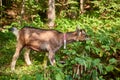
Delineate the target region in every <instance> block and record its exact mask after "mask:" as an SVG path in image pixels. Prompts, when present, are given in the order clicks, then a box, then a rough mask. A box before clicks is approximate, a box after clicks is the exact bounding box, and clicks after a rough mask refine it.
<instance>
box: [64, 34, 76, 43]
mask: <svg viewBox="0 0 120 80" xmlns="http://www.w3.org/2000/svg"><path fill="white" fill-rule="evenodd" d="M76 34H77V33H76V32H67V33H66V42H67V43H71V42H75V41H76Z"/></svg>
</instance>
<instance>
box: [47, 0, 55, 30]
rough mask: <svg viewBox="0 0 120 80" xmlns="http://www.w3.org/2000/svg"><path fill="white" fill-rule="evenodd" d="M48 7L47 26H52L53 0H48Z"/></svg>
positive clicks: (53, 17)
mask: <svg viewBox="0 0 120 80" xmlns="http://www.w3.org/2000/svg"><path fill="white" fill-rule="evenodd" d="M48 7H49V8H48V13H47V15H48V26H49V28H53V27H54V25H55V22H54V21H55V0H49V3H48Z"/></svg>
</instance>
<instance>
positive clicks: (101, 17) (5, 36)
mask: <svg viewBox="0 0 120 80" xmlns="http://www.w3.org/2000/svg"><path fill="white" fill-rule="evenodd" d="M35 1H37V0H35ZM35 1H34V0H26V14H27V13H30V12H29V11H30V9H31V10H32V11H31V13H30V15H32V14H35V18H34V19H33V20H32V21H31V20H29V21H31V22H27V21H26V20H23V26H24V25H29V26H33V27H37V28H47V26H46V24H45V22H46V17H43V15H42V17H41V15H39V14H37V12H39V10H40V12H43V13H44V12H45V10H46V6H45V4H46V2H45V1H44V0H40V1H41V2H42V3H44V4H41V3H40V2H39V3H35ZM38 1H39V0H38ZM60 1H61V2H59V1H58V0H56V7H57V8H61V9H60V10H61V11H60V12H57V9H56V14H57V17H56V21H55V23H56V27H55V29H56V30H59V31H61V32H68V31H74V30H75V28H76V26H80V28H83V29H85V30H86V32H87V34H88V35H89V37H90V40H88V41H86V42H83V43H82V42H75V43H71V44H68V45H67V49H63V48H61V49H60V50H59V51H58V52H57V53H56V56H55V58H56V61H57V65H56V66H51V65H50V64H49V62H48V64H47V65H48V66H47V67H46V68H44V66H43V62H44V60H46V59H45V58H46V57H44V56H45V53H42V52H35V51H32V52H31V54H30V57H31V60H32V62H33V65H31V66H26V64H25V62H24V59H23V53H24V51H23V52H22V53H21V55H20V58H19V59H18V61H17V65H16V70H15V72H11V70H10V63H11V59H12V56H13V54H14V52H15V44H16V38H15V36H14V35H13V34H12V33H11V32H9V31H8V29H9V28H11V27H13V26H16V27H17V28H22V27H23V26H20V25H21V24H20V23H19V22H17V21H14V20H13V22H12V23H11V24H10V25H7V26H5V29H3V30H2V31H0V80H4V79H5V80H11V79H13V80H17V79H19V80H120V77H119V75H120V18H119V17H120V7H119V6H120V2H119V0H86V4H87V5H90V6H91V7H90V8H89V9H88V10H86V11H85V13H84V14H80V13H79V6H78V4H79V1H76V0H68V1H66V2H62V0H60ZM15 3H21V2H20V1H19V0H18V1H17V0H16V2H15ZM62 3H63V4H64V5H62ZM42 6H45V7H42ZM35 9H36V10H35ZM68 13H69V14H68ZM73 16H75V17H73Z"/></svg>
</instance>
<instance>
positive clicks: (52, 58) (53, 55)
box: [48, 51, 56, 66]
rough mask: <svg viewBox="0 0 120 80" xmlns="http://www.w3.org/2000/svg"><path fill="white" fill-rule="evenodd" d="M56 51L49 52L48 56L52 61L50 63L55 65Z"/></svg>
mask: <svg viewBox="0 0 120 80" xmlns="http://www.w3.org/2000/svg"><path fill="white" fill-rule="evenodd" d="M54 57H55V53H53V52H52V51H50V52H49V55H48V58H49V61H50V64H51V65H52V66H53V65H55V63H56V62H55V58H54Z"/></svg>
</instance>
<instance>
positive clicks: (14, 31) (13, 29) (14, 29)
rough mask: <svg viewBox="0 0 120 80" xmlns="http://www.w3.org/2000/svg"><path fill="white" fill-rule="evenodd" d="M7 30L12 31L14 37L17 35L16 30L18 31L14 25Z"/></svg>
mask: <svg viewBox="0 0 120 80" xmlns="http://www.w3.org/2000/svg"><path fill="white" fill-rule="evenodd" d="M9 31H12V32H13V34H14V35H15V36H16V37H18V32H19V30H18V29H17V28H16V27H12V28H10V29H9Z"/></svg>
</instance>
